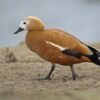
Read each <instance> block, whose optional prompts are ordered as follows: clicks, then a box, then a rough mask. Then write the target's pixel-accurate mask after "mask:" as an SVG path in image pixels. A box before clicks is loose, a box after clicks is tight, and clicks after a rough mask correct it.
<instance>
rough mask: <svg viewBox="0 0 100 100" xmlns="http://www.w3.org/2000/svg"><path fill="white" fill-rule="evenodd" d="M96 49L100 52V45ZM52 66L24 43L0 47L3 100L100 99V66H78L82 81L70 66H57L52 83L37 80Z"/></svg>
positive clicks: (96, 45)
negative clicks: (72, 73) (73, 73)
mask: <svg viewBox="0 0 100 100" xmlns="http://www.w3.org/2000/svg"><path fill="white" fill-rule="evenodd" d="M93 47H96V48H97V49H98V50H100V43H96V44H94V45H93ZM50 67H51V64H50V63H49V62H46V61H44V60H43V59H41V58H40V57H39V56H37V55H36V54H34V53H32V52H31V51H30V50H28V49H27V47H26V45H25V44H24V43H20V44H19V45H17V46H15V47H9V48H0V100H22V99H18V97H19V96H22V97H23V98H24V99H23V100H56V99H57V100H66V98H68V100H92V99H93V100H94V99H95V100H100V96H99V93H100V67H99V66H97V65H94V64H92V63H91V64H90V63H82V64H77V65H75V69H76V72H77V74H78V75H79V78H78V79H77V80H76V81H73V80H72V76H71V71H70V68H69V66H61V65H56V69H55V71H54V72H53V75H52V80H49V81H47V80H45V81H43V80H42V81H37V80H33V79H34V78H39V77H44V76H46V75H47V73H48V71H49V70H50ZM51 95H52V96H51ZM4 98H5V99H4ZM8 98H9V99H8ZM11 98H12V99H11ZM33 98H34V99H33ZM73 98H74V99H73ZM91 98H92V99H91Z"/></svg>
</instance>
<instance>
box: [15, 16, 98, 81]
mask: <svg viewBox="0 0 100 100" xmlns="http://www.w3.org/2000/svg"><path fill="white" fill-rule="evenodd" d="M44 26H45V25H44V23H43V22H42V21H41V20H40V19H39V18H37V17H34V16H29V17H27V18H26V19H25V20H24V21H23V22H21V24H20V28H19V29H18V30H17V31H16V32H15V33H18V32H20V31H22V30H27V31H28V32H27V35H26V39H25V41H26V44H27V46H28V48H29V49H30V50H31V51H33V52H35V53H37V54H38V55H39V56H40V57H42V58H43V59H45V60H47V61H49V62H51V63H52V64H53V66H52V69H51V71H50V72H49V74H48V76H47V77H46V78H45V79H50V75H51V73H52V72H53V70H54V68H55V66H54V64H56V63H58V64H61V65H70V66H71V70H72V75H73V79H76V76H77V75H76V73H75V72H74V69H73V66H72V65H73V64H76V63H81V62H94V63H95V64H98V65H100V61H99V59H98V57H99V56H100V53H99V52H98V51H97V50H95V49H94V48H92V47H89V46H87V45H85V44H84V43H82V42H81V41H80V40H78V39H77V38H76V37H74V36H73V35H71V34H70V33H68V32H64V31H62V30H60V29H45V28H44Z"/></svg>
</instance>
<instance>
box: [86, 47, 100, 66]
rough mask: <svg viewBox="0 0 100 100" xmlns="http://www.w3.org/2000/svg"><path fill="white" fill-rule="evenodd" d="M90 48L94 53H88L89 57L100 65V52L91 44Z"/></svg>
mask: <svg viewBox="0 0 100 100" xmlns="http://www.w3.org/2000/svg"><path fill="white" fill-rule="evenodd" d="M88 48H89V49H90V50H91V51H92V52H93V54H92V55H88V58H89V59H90V60H91V61H92V62H93V63H95V64H96V65H100V59H99V57H100V52H99V51H97V50H96V49H94V48H92V47H90V46H88Z"/></svg>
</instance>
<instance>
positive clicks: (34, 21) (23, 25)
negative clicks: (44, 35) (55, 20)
mask: <svg viewBox="0 0 100 100" xmlns="http://www.w3.org/2000/svg"><path fill="white" fill-rule="evenodd" d="M43 29H44V23H43V22H42V21H41V20H40V19H39V18H37V17H34V16H29V17H27V18H25V19H24V20H23V21H21V22H20V25H19V28H18V29H17V30H16V32H14V34H17V33H19V32H21V31H24V30H26V31H39V30H43Z"/></svg>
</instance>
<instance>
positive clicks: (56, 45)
mask: <svg viewBox="0 0 100 100" xmlns="http://www.w3.org/2000/svg"><path fill="white" fill-rule="evenodd" d="M46 43H48V44H51V45H52V46H55V47H57V48H59V49H60V50H61V51H63V50H65V49H68V48H64V47H61V46H60V45H58V44H54V43H52V42H50V41H46Z"/></svg>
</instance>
